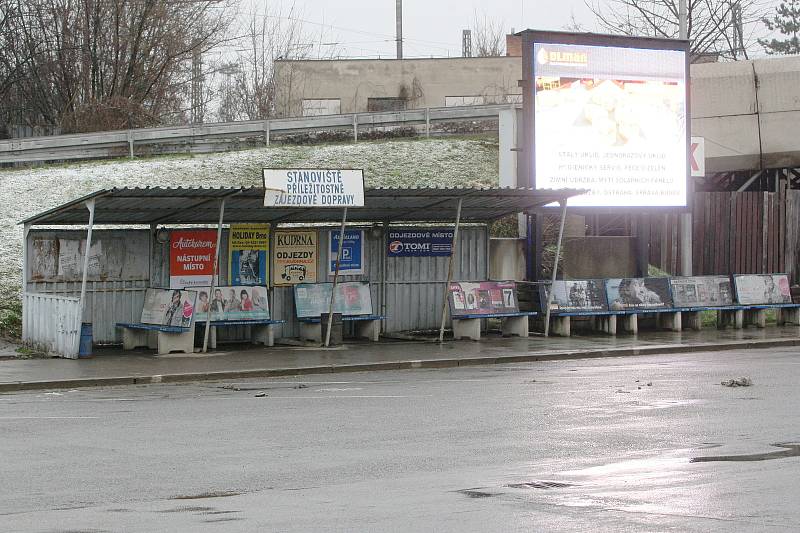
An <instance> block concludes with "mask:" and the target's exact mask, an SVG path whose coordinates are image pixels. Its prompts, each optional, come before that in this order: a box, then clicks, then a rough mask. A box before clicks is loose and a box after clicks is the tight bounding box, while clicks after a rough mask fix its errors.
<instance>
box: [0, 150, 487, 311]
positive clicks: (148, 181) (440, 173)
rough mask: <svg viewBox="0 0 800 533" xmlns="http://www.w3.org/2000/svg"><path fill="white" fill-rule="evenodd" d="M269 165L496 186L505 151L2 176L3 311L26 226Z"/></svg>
mask: <svg viewBox="0 0 800 533" xmlns="http://www.w3.org/2000/svg"><path fill="white" fill-rule="evenodd" d="M263 167H328V168H361V169H363V170H364V175H365V178H366V183H367V186H368V187H380V186H383V187H390V186H392V187H413V186H463V187H468V186H490V185H497V183H498V146H497V142H496V141H494V140H485V139H419V140H397V141H374V142H360V143H353V144H331V145H320V146H276V147H269V148H260V149H252V150H242V151H238V152H225V153H216V154H206V155H194V156H191V155H187V156H168V157H159V158H152V159H134V160H114V161H100V162H85V163H74V164H66V165H51V166H45V167H38V168H30V169H19V170H15V169H7V170H0V200H1V201H2V205H3V206H4V208H3V209H2V213H0V231H2V236H0V281H2V283H0V307H2V308H5V307H6V306H9V305H12V304H13V305H16V302H18V301H19V291H20V285H21V281H22V226H21V225H18V224H17V223H18V222H19V221H21V220H23V219H25V218H27V217H30V216H32V215H35V214H37V213H41V212H42V211H45V210H47V209H51V208H53V207H56V206H58V205H61V204H63V203H65V202H68V201H71V200H75V199H77V198H80V197H81V196H85V195H87V194H90V193H92V192H94V191H97V190H98V189H106V188H111V187H136V186H138V187H146V186H173V187H177V186H189V187H190V186H204V187H223V186H259V185H260V184H261V169H262V168H263Z"/></svg>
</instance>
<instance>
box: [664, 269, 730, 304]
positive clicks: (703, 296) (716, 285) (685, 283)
mask: <svg viewBox="0 0 800 533" xmlns="http://www.w3.org/2000/svg"><path fill="white" fill-rule="evenodd" d="M669 284H670V286H671V288H672V300H673V303H674V304H675V307H720V306H726V305H733V287H732V286H731V279H730V278H729V277H728V276H691V277H685V278H670V280H669Z"/></svg>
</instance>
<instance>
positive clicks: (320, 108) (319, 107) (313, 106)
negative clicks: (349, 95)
mask: <svg viewBox="0 0 800 533" xmlns="http://www.w3.org/2000/svg"><path fill="white" fill-rule="evenodd" d="M341 112H342V101H341V100H340V99H339V98H319V99H308V100H303V116H304V117H318V116H320V115H338V114H339V113H341Z"/></svg>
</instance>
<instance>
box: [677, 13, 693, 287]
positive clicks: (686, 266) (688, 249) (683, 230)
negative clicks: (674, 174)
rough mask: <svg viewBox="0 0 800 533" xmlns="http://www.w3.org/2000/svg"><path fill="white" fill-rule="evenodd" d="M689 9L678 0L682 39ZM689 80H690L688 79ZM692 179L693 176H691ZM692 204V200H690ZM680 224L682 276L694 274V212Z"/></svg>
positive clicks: (686, 34) (683, 216) (685, 36)
mask: <svg viewBox="0 0 800 533" xmlns="http://www.w3.org/2000/svg"><path fill="white" fill-rule="evenodd" d="M687 16H688V13H687V9H686V0H680V1H679V2H678V31H679V36H680V38H681V39H688V38H689V26H688V23H687ZM687 82H688V80H687ZM689 179H690V180H691V178H689ZM693 191H694V187H693V183H692V182H691V181H690V183H689V186H688V187H687V189H686V194H687V195H688V194H691V193H692V192H693ZM689 205H692V202H689ZM678 220H679V222H678V226H679V233H680V250H681V271H680V274H681V275H682V276H691V275H692V255H693V253H692V252H693V250H692V248H693V243H692V212H691V211H687V212H685V213H681V214H680V215H679V216H678Z"/></svg>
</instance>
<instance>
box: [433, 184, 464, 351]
mask: <svg viewBox="0 0 800 533" xmlns="http://www.w3.org/2000/svg"><path fill="white" fill-rule="evenodd" d="M463 202H464V198H459V199H458V208H457V209H456V226H455V229H454V230H453V245H452V246H451V247H450V260H449V261H448V263H447V282H446V283H445V286H444V298H442V323H441V325H440V326H439V342H444V322H445V320H446V319H447V291H448V290H449V289H450V282H451V281H452V280H453V256H454V255H456V249H457V248H458V226H459V224H461V204H462V203H463Z"/></svg>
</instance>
